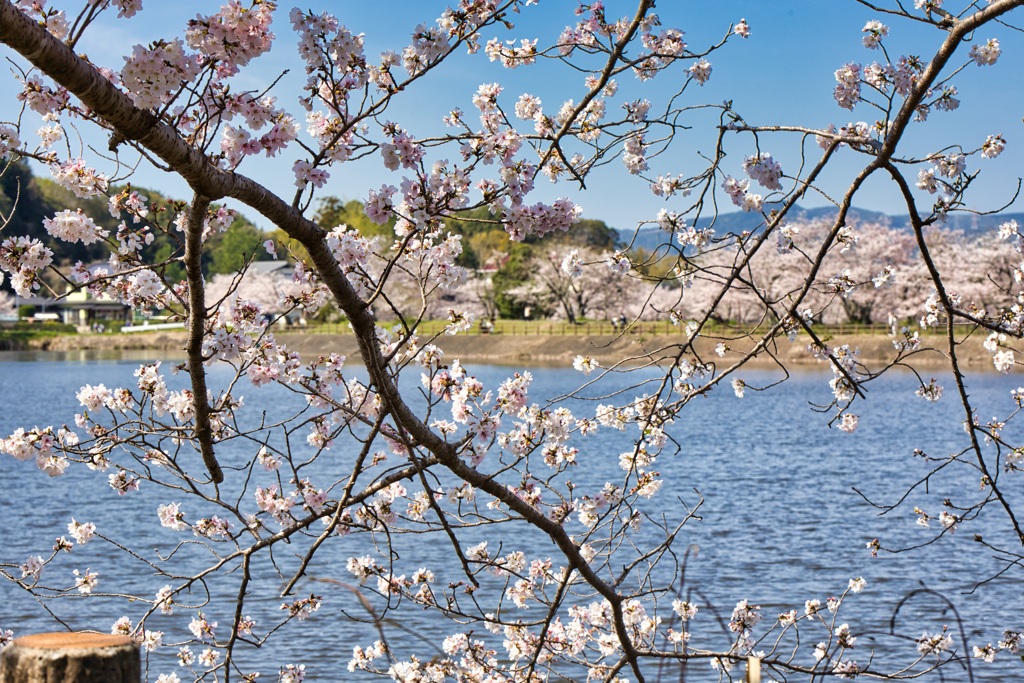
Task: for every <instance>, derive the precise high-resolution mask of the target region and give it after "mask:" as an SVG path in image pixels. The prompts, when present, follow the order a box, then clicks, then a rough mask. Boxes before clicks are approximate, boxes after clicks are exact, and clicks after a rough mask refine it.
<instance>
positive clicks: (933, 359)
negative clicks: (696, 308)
mask: <svg viewBox="0 0 1024 683" xmlns="http://www.w3.org/2000/svg"><path fill="white" fill-rule="evenodd" d="M275 337H276V339H277V341H278V342H279V343H282V344H284V345H285V346H287V347H288V348H289V349H292V350H294V351H297V352H299V353H300V354H301V355H302V356H319V355H327V354H330V353H340V354H343V355H345V356H346V357H347V358H348V359H349V360H350V361H353V362H354V361H356V359H357V358H358V355H359V353H358V348H357V345H356V340H355V337H354V336H353V335H350V334H320V333H312V332H291V331H280V332H275ZM185 340H186V335H185V333H184V332H181V331H158V332H147V333H133V334H83V335H65V336H55V337H46V338H39V339H32V340H28V342H27V343H26V344H25V345H23V346H22V347H21V348H20V349H13V350H23V351H54V352H76V351H95V352H118V351H147V352H166V353H167V355H168V359H172V358H184V347H185ZM681 340H682V334H681V333H680V334H678V335H665V334H648V335H638V334H615V335H612V334H590V335H557V334H555V335H551V334H478V333H466V334H460V335H455V336H445V335H442V336H440V337H438V338H436V339H435V340H433V343H434V344H436V345H437V346H439V347H440V348H442V349H443V350H444V352H445V355H446V357H448V358H451V359H455V358H458V359H460V360H461V361H462V362H463V363H477V364H489V365H507V366H516V365H521V366H523V367H542V366H566V365H571V364H572V362H573V359H575V358H576V356H579V355H582V356H589V357H590V358H592V359H594V360H596V361H598V362H599V363H600V364H601V365H602V366H604V367H609V366H613V365H617V364H618V365H623V366H636V365H649V364H657V365H667V364H669V363H671V362H672V360H673V358H674V356H675V350H676V349H677V348H678V347H677V345H678V344H679V342H680V341H681ZM720 341H725V343H726V344H728V345H729V346H731V347H733V348H730V349H729V350H727V351H726V352H725V355H724V356H721V357H720V356H718V355H717V354H716V352H715V346H716V345H717V344H718V343H719V342H720ZM826 341H827V342H828V343H829V344H830V345H832V346H837V345H839V344H848V345H849V346H850V347H851V348H854V349H858V350H859V355H858V359H859V360H860V361H861V362H863V363H864V364H866V365H867V366H868V367H869V368H871V369H875V368H879V367H880V366H881V365H884V364H886V363H888V362H891V360H892V359H893V358H894V357H895V349H894V347H893V343H892V341H893V340H892V338H891V337H890V336H888V335H885V334H863V333H862V334H844V335H841V336H840V335H834V336H832V337H831V338H826ZM809 342H810V337H808V336H807V335H801V336H800V337H798V338H797V339H796V340H795V341H792V342H790V341H787V340H786V339H782V340H781V341H779V342H778V343H777V344H776V345H775V346H774V347H773V349H772V354H771V356H774V359H773V358H772V357H771V356H769V355H767V354H765V353H764V352H762V356H760V357H758V358H756V359H754V360H753V361H750V362H749V363H748V366H750V367H774V366H778V365H779V364H782V365H785V366H789V365H795V366H806V367H808V368H811V367H814V366H823V364H822V363H820V362H819V361H817V360H815V359H814V358H813V357H812V356H811V355H810V353H808V351H807V344H808V343H809ZM982 342H983V339H982V338H981V336H980V335H974V336H973V337H971V338H969V339H966V340H964V341H963V342H962V344H961V345H960V347H959V354H958V358H959V361H960V363H961V365H964V366H966V367H970V368H972V369H986V368H987V369H993V366H992V360H991V359H992V354H991V353H989V352H988V351H986V350H985V348H984V347H983V346H982ZM944 345H945V338H944V337H943V336H941V335H927V336H923V337H922V345H921V346H922V349H926V350H923V351H921V352H919V353H916V354H914V355H913V356H912V357H911V358H910V359H909V362H908V364H909V365H911V366H912V367H914V368H922V369H925V368H942V367H944V366H946V365H948V361H947V360H946V356H945V353H944V351H943V350H942V349H943V347H944ZM695 346H696V350H697V352H698V353H699V354H700V357H701V359H702V360H703V361H704V362H707V363H716V364H717V365H718V367H719V368H724V367H728V366H729V365H731V364H733V363H734V362H736V361H737V360H738V359H739V358H740V357H741V355H742V353H743V352H744V351H745V350H746V349H749V348H750V342H749V341H748V340H745V339H739V340H735V341H729V340H723V339H721V338H719V337H717V336H716V337H708V338H703V337H702V338H700V339H698V341H697V343H696V345H695ZM147 355H149V354H147Z"/></svg>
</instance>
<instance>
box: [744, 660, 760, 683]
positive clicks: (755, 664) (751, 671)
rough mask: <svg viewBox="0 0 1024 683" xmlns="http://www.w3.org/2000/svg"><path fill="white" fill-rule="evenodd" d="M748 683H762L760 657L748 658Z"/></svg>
mask: <svg viewBox="0 0 1024 683" xmlns="http://www.w3.org/2000/svg"><path fill="white" fill-rule="evenodd" d="M746 683H761V659H760V657H747V681H746Z"/></svg>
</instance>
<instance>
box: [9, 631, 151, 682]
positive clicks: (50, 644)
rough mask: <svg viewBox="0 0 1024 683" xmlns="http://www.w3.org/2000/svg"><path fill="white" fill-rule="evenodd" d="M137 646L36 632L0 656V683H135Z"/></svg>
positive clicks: (119, 639) (118, 639) (123, 639)
mask: <svg viewBox="0 0 1024 683" xmlns="http://www.w3.org/2000/svg"><path fill="white" fill-rule="evenodd" d="M141 676H142V668H141V665H140V660H139V646H138V644H137V643H136V642H135V641H134V640H132V639H131V638H129V637H128V636H110V635H103V634H99V633H72V632H64V633H39V634H36V635H31V636H24V637H21V638H16V639H15V640H14V643H13V644H11V645H9V646H8V647H7V648H6V649H5V650H4V651H3V655H2V657H0V683H139V679H140V678H141Z"/></svg>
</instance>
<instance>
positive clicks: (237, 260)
mask: <svg viewBox="0 0 1024 683" xmlns="http://www.w3.org/2000/svg"><path fill="white" fill-rule="evenodd" d="M266 239H267V235H266V233H264V232H263V231H262V230H260V229H259V228H257V227H256V226H255V225H253V224H252V223H250V222H249V221H248V220H247V219H245V218H243V217H242V216H238V217H237V218H235V221H234V222H233V223H232V224H231V226H230V227H229V228H228V229H227V230H226V231H225V232H224V233H223V234H220V235H215V236H214V237H211V238H210V249H209V254H210V260H209V265H208V266H207V270H208V272H209V273H210V274H217V273H234V272H237V271H238V270H240V269H241V268H242V266H244V265H245V264H246V263H247V262H248V261H249V259H253V260H255V261H267V260H270V258H271V256H270V254H268V253H267V251H266V249H264V248H263V242H265V241H266Z"/></svg>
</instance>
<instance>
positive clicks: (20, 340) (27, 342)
mask: <svg viewBox="0 0 1024 683" xmlns="http://www.w3.org/2000/svg"><path fill="white" fill-rule="evenodd" d="M75 335H77V330H76V329H75V326H74V325H63V324H61V323H53V322H45V323H13V324H11V325H4V326H3V327H0V349H3V350H5V351H6V350H20V349H30V348H38V347H39V345H40V344H42V343H43V342H45V341H48V340H53V339H56V338H58V337H67V336H75Z"/></svg>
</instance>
